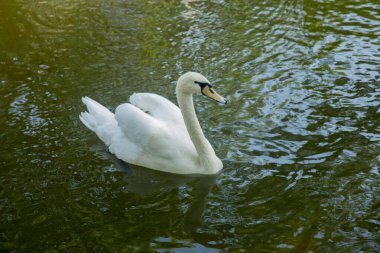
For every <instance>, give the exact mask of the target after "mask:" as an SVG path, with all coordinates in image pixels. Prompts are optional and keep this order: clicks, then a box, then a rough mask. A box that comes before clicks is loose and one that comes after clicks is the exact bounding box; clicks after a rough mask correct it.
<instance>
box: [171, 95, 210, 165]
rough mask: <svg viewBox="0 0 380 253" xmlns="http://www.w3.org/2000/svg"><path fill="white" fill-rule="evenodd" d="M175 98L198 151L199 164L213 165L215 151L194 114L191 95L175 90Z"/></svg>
mask: <svg viewBox="0 0 380 253" xmlns="http://www.w3.org/2000/svg"><path fill="white" fill-rule="evenodd" d="M177 99H178V104H179V107H180V109H181V112H182V116H183V119H184V121H185V125H186V128H187V131H188V132H189V135H190V139H191V141H192V142H193V144H194V146H195V149H196V150H197V152H198V155H199V159H200V163H201V165H202V166H206V167H209V166H212V167H213V160H215V158H216V157H215V152H214V149H213V148H212V147H211V144H210V143H209V142H208V140H207V139H206V137H205V136H204V134H203V131H202V128H201V126H200V124H199V121H198V118H197V115H196V114H195V109H194V104H193V97H192V95H191V94H185V93H182V92H180V91H177ZM205 169H214V168H205Z"/></svg>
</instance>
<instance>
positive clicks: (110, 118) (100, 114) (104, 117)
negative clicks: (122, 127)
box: [79, 97, 117, 145]
mask: <svg viewBox="0 0 380 253" xmlns="http://www.w3.org/2000/svg"><path fill="white" fill-rule="evenodd" d="M82 102H83V103H84V104H85V105H86V106H87V110H88V112H82V113H81V114H80V115H79V119H80V120H81V121H82V123H83V124H84V125H85V126H86V127H87V128H88V129H90V130H91V131H94V132H95V133H96V134H97V135H98V137H99V138H100V139H101V140H102V141H104V142H105V143H106V144H107V145H109V144H110V141H111V135H112V130H113V128H114V127H116V126H117V122H116V120H115V116H114V114H113V113H112V112H110V110H108V109H107V108H106V107H104V106H103V105H101V104H99V103H98V102H96V101H95V100H93V99H91V98H89V97H82Z"/></svg>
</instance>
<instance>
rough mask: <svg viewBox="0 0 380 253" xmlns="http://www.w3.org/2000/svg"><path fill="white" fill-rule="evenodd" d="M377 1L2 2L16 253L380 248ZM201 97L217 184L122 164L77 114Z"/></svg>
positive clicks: (7, 214)
mask: <svg viewBox="0 0 380 253" xmlns="http://www.w3.org/2000/svg"><path fill="white" fill-rule="evenodd" d="M375 2H376V1H364V0H358V1H348V0H345V1H343V0H342V1H327V0H320V1H316V0H312V1H297V0H281V1H274V0H273V1H270V0H267V1H250V2H249V3H248V2H247V1H242V0H232V1H222V0H213V1H190V0H187V1H185V0H183V1H182V2H179V1H141V0H139V1H133V0H131V1H100V0H94V1H87V0H85V1H74V0H72V1H55V0H54V1H24V0H16V1H2V2H1V3H0V16H1V19H0V34H1V37H0V95H1V99H0V138H1V148H0V158H1V159H0V164H1V170H0V200H1V202H0V214H1V216H0V249H1V251H3V252H168V251H171V252H221V251H222V252H240V251H246V252H378V251H380V245H379V240H380V238H379V230H380V227H379V226H380V220H379V208H380V199H379V196H380V189H379V183H380V173H379V165H380V127H379V119H380V117H379V114H380V107H379V105H380V73H379V69H380V39H379V36H380V5H379V4H377V3H375ZM189 70H192V71H198V72H201V73H203V74H204V75H205V76H207V77H208V79H209V80H211V81H212V82H213V83H214V84H215V87H216V89H217V90H218V92H219V93H220V94H222V95H226V96H228V97H229V98H230V99H231V102H230V104H228V105H227V106H223V107H222V106H218V105H216V104H213V103H212V102H211V101H209V100H205V99H202V98H200V97H197V98H196V99H195V101H196V102H195V104H196V106H197V112H198V116H199V119H200V122H201V125H202V126H203V128H204V132H205V134H206V135H207V137H208V138H209V140H210V141H211V142H212V144H213V145H214V148H215V150H216V152H217V154H218V156H219V157H220V158H221V159H222V160H223V163H224V167H225V168H224V170H223V171H222V172H221V173H220V174H219V175H216V176H214V177H202V176H176V175H170V174H166V173H160V172H155V171H152V170H148V169H144V168H136V167H133V166H128V165H126V164H125V163H122V162H121V161H119V160H117V159H115V157H113V156H112V155H110V154H109V153H108V152H107V149H106V147H105V146H104V145H103V144H102V143H101V142H100V141H99V140H98V139H97V138H96V136H95V135H94V134H93V133H91V132H90V131H89V130H88V129H86V128H85V127H84V126H83V125H82V124H81V123H80V121H79V119H78V114H79V113H80V112H81V111H83V110H84V107H83V105H82V104H81V101H80V98H81V96H85V95H87V96H90V97H92V98H94V99H96V100H98V101H100V102H101V103H103V104H105V105H107V106H108V107H109V108H110V109H111V110H113V109H114V108H115V107H116V106H117V105H118V104H119V103H122V102H125V101H127V100H128V96H129V95H131V94H132V93H133V92H141V91H145V92H146V91H148V92H154V93H158V94H161V95H163V96H165V97H167V98H169V99H171V100H172V101H175V94H174V87H175V82H176V79H177V78H178V76H179V75H180V74H182V73H184V72H186V71H189Z"/></svg>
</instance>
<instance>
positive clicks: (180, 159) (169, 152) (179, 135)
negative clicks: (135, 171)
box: [110, 103, 199, 174]
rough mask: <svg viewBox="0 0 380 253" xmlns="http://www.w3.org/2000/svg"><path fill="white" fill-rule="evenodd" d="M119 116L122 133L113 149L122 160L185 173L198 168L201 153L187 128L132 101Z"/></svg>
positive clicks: (116, 115) (124, 106) (111, 149)
mask: <svg viewBox="0 0 380 253" xmlns="http://www.w3.org/2000/svg"><path fill="white" fill-rule="evenodd" d="M161 106H162V104H161ZM161 108H163V107H161ZM155 115H156V114H155ZM115 119H116V121H117V123H118V126H119V129H120V133H122V136H121V138H116V139H114V141H113V144H111V146H110V151H111V152H112V153H114V154H115V155H116V156H117V157H118V158H119V159H122V160H124V161H127V162H130V163H133V164H136V165H140V166H144V167H148V168H153V169H154V168H160V170H163V171H167V172H176V173H182V174H184V173H189V172H188V170H189V169H188V168H189V167H190V168H197V165H198V162H199V161H198V154H197V152H196V150H195V147H194V145H193V143H192V142H191V140H190V137H189V135H188V133H187V132H186V128H185V127H183V128H182V127H181V126H178V125H174V124H170V125H168V124H166V123H167V122H164V121H162V120H160V119H157V118H155V117H153V116H151V115H149V114H147V113H145V112H143V111H142V110H141V109H140V108H138V107H136V106H134V105H132V104H129V103H125V104H121V105H119V106H118V107H117V108H116V111H115ZM181 119H182V118H181ZM116 137H117V136H116ZM124 142H125V143H124ZM125 147H128V148H127V149H126V148H125ZM125 151H127V152H125ZM131 153H132V155H131ZM194 164H195V165H194Z"/></svg>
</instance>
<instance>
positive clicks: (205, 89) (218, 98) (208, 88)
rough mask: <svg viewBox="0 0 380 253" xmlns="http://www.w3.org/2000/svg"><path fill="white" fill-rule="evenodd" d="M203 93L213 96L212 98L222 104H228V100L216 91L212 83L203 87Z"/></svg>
mask: <svg viewBox="0 0 380 253" xmlns="http://www.w3.org/2000/svg"><path fill="white" fill-rule="evenodd" d="M202 94H203V95H205V96H207V97H209V98H211V99H212V100H215V101H217V102H219V103H221V104H227V103H228V100H227V99H225V98H224V97H222V96H221V95H219V94H218V93H216V91H215V90H214V89H213V88H212V86H211V85H209V84H208V85H205V86H204V87H203V89H202Z"/></svg>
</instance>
